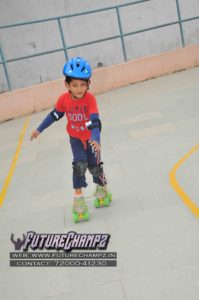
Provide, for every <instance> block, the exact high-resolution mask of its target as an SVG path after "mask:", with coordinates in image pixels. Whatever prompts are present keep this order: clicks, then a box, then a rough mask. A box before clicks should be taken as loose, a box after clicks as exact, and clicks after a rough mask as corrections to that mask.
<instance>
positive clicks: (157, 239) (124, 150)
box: [0, 68, 199, 300]
mask: <svg viewBox="0 0 199 300" xmlns="http://www.w3.org/2000/svg"><path fill="white" fill-rule="evenodd" d="M198 78H199V68H195V69H192V70H188V71H184V72H180V73H176V74H172V75H169V76H165V77H162V78H158V79H154V80H150V81H146V82H143V83H139V84H136V85H130V86H127V87H124V88H121V89H118V90H114V91H112V92H109V93H106V94H104V95H100V96H98V97H97V98H98V103H99V108H100V111H101V118H102V121H103V133H102V154H103V160H104V164H105V171H106V174H107V177H108V178H109V186H110V189H111V190H112V193H113V198H114V200H113V202H112V204H111V207H109V208H102V209H95V208H94V206H93V203H92V201H91V200H88V206H89V209H90V214H91V219H90V221H89V222H85V223H81V224H73V222H72V220H71V205H72V193H73V191H72V182H71V172H72V171H71V158H72V156H71V152H70V147H69V143H68V137H67V136H66V134H65V120H64V119H62V120H61V121H60V122H58V123H56V124H54V125H53V126H51V127H50V128H49V129H48V130H47V131H46V132H44V133H43V134H42V136H41V137H40V139H39V140H38V141H34V142H32V143H31V142H30V141H29V135H30V133H31V131H32V130H33V129H34V128H35V127H36V126H37V125H38V123H39V122H40V120H42V118H43V117H44V116H45V115H46V113H47V112H48V111H44V112H41V113H37V114H34V115H32V116H31V120H30V124H29V127H28V130H27V133H26V136H25V139H24V143H23V146H22V150H21V153H20V156H19V160H18V163H17V167H16V169H15V172H14V175H13V177H12V182H11V185H10V186H9V188H8V191H7V195H6V198H5V201H4V204H3V207H2V208H1V209H0V244H1V252H0V273H1V274H0V278H1V280H0V294H1V296H0V298H1V299H6V300H13V299H15V300H44V299H49V300H58V299H59V300H62V299H71V300H76V299H87V300H89V299H93V298H94V299H95V300H97V299H108V300H111V299H114V300H127V299H128V300H134V299H135V300H146V299H147V300H152V299H153V300H154V299H156V300H168V299H169V300H182V299H183V300H185V299H186V300H187V299H189V300H198V299H199V223H198V219H196V218H195V217H193V215H192V214H191V212H190V210H189V209H188V208H187V207H186V205H185V204H184V203H183V201H182V199H181V198H180V197H179V195H178V194H177V193H176V192H175V191H174V190H173V189H172V187H171V185H170V183H169V172H170V170H171V169H172V168H173V166H174V164H175V163H176V162H177V161H179V159H180V158H181V157H183V155H184V154H186V153H187V152H188V151H189V150H190V149H191V148H192V147H194V146H195V145H197V144H198V132H199V113H198V112H199V101H198V99H199V88H198ZM24 120H25V118H20V119H17V120H12V121H9V122H5V123H2V124H0V140H1V147H0V164H1V168H0V187H1V188H2V186H3V182H4V179H5V177H6V176H7V174H8V171H9V167H10V164H11V160H12V157H13V155H14V153H15V149H16V145H17V141H18V138H19V134H20V132H21V130H22V127H23V124H24ZM198 166H199V153H198V151H196V152H194V153H193V154H192V155H191V156H190V157H189V158H188V159H187V160H186V161H185V162H184V163H183V165H182V166H181V167H180V168H179V169H178V171H177V176H176V177H177V178H176V179H177V181H178V182H179V183H180V185H181V186H182V187H183V189H184V190H185V191H186V193H187V194H188V195H189V197H190V198H191V200H192V201H193V202H194V203H195V204H196V205H198V206H199V197H198V196H199V184H198V182H199V177H198ZM88 182H89V187H88V189H87V190H86V195H87V196H89V195H91V193H92V190H93V185H92V180H91V177H90V175H89V174H88ZM29 230H34V231H35V232H37V233H66V232H68V231H76V232H78V233H109V234H110V235H111V239H110V243H109V246H108V249H107V250H108V251H116V252H117V254H118V266H117V267H113V268H72V267H71V268H67V267H60V268H58V267H57V268H42V267H41V268H14V267H13V268H11V267H9V252H10V251H13V245H12V243H11V242H10V235H11V233H12V232H13V233H14V234H15V238H17V237H22V234H23V233H26V232H27V231H29Z"/></svg>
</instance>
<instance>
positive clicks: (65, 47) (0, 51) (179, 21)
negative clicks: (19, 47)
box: [0, 0, 199, 90]
mask: <svg viewBox="0 0 199 300" xmlns="http://www.w3.org/2000/svg"><path fill="white" fill-rule="evenodd" d="M149 1H150V0H140V1H134V2H130V3H126V4H121V5H115V6H110V7H106V8H102V9H95V10H91V11H85V12H81V13H75V14H70V15H64V16H58V17H53V18H47V19H41V20H34V21H29V22H21V23H15V24H10V25H3V26H0V29H6V28H12V27H18V26H25V25H30V24H36V23H42V22H49V21H56V22H57V25H58V28H59V33H60V37H61V41H62V47H61V48H58V49H53V50H50V51H44V52H39V53H35V54H32V55H26V56H21V57H15V58H11V59H6V58H5V55H4V53H3V49H2V47H1V45H0V65H3V69H4V73H5V77H6V81H7V85H8V89H9V90H12V85H11V81H10V77H9V72H8V69H7V64H8V63H10V62H14V61H18V60H23V59H28V58H32V57H36V56H42V55H46V54H51V53H55V52H60V51H63V52H64V55H65V59H66V60H68V53H67V50H70V49H74V48H78V47H83V46H87V45H91V44H96V43H100V42H104V41H109V40H113V39H118V38H120V40H121V45H122V52H123V58H124V61H126V60H127V54H126V46H125V39H124V38H125V37H127V36H130V35H134V34H138V33H142V32H146V31H150V30H155V29H159V28H162V27H167V26H172V25H176V24H178V25H179V28H180V37H181V44H182V47H184V46H185V40H184V33H183V27H182V23H185V22H188V21H193V20H196V19H199V16H196V17H192V18H187V19H182V18H181V13H180V6H179V0H175V1H176V10H177V16H178V19H177V20H176V21H174V22H169V23H164V24H161V25H158V26H153V27H148V28H144V29H141V30H136V31H131V32H127V33H124V32H123V28H122V22H121V15H120V9H121V8H122V7H125V6H131V5H136V4H140V3H143V2H149ZM108 10H115V12H116V16H117V22H118V27H119V34H117V35H113V36H110V37H107V38H103V39H97V40H92V41H90V42H86V43H80V44H76V45H67V44H66V40H65V37H64V32H63V25H62V23H61V20H62V19H66V18H73V17H77V16H82V15H88V14H93V13H99V12H103V11H108Z"/></svg>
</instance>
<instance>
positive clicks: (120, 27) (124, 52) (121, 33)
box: [116, 7, 127, 61]
mask: <svg viewBox="0 0 199 300" xmlns="http://www.w3.org/2000/svg"><path fill="white" fill-rule="evenodd" d="M116 12H117V20H118V25H119V30H120V36H121V43H122V51H123V56H124V60H125V61H127V56H126V48H125V42H124V36H123V30H122V23H121V19H120V12H119V7H116Z"/></svg>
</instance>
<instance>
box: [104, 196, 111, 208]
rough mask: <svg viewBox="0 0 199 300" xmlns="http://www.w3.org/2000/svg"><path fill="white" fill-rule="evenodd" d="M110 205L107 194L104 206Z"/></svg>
mask: <svg viewBox="0 0 199 300" xmlns="http://www.w3.org/2000/svg"><path fill="white" fill-rule="evenodd" d="M109 205H110V201H109V197H108V196H106V197H105V198H104V206H109Z"/></svg>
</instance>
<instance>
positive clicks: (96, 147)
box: [89, 141, 100, 152]
mask: <svg viewBox="0 0 199 300" xmlns="http://www.w3.org/2000/svg"><path fill="white" fill-rule="evenodd" d="M89 143H90V145H91V146H92V148H93V149H94V150H95V152H98V151H100V144H98V143H97V142H95V141H89Z"/></svg>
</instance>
